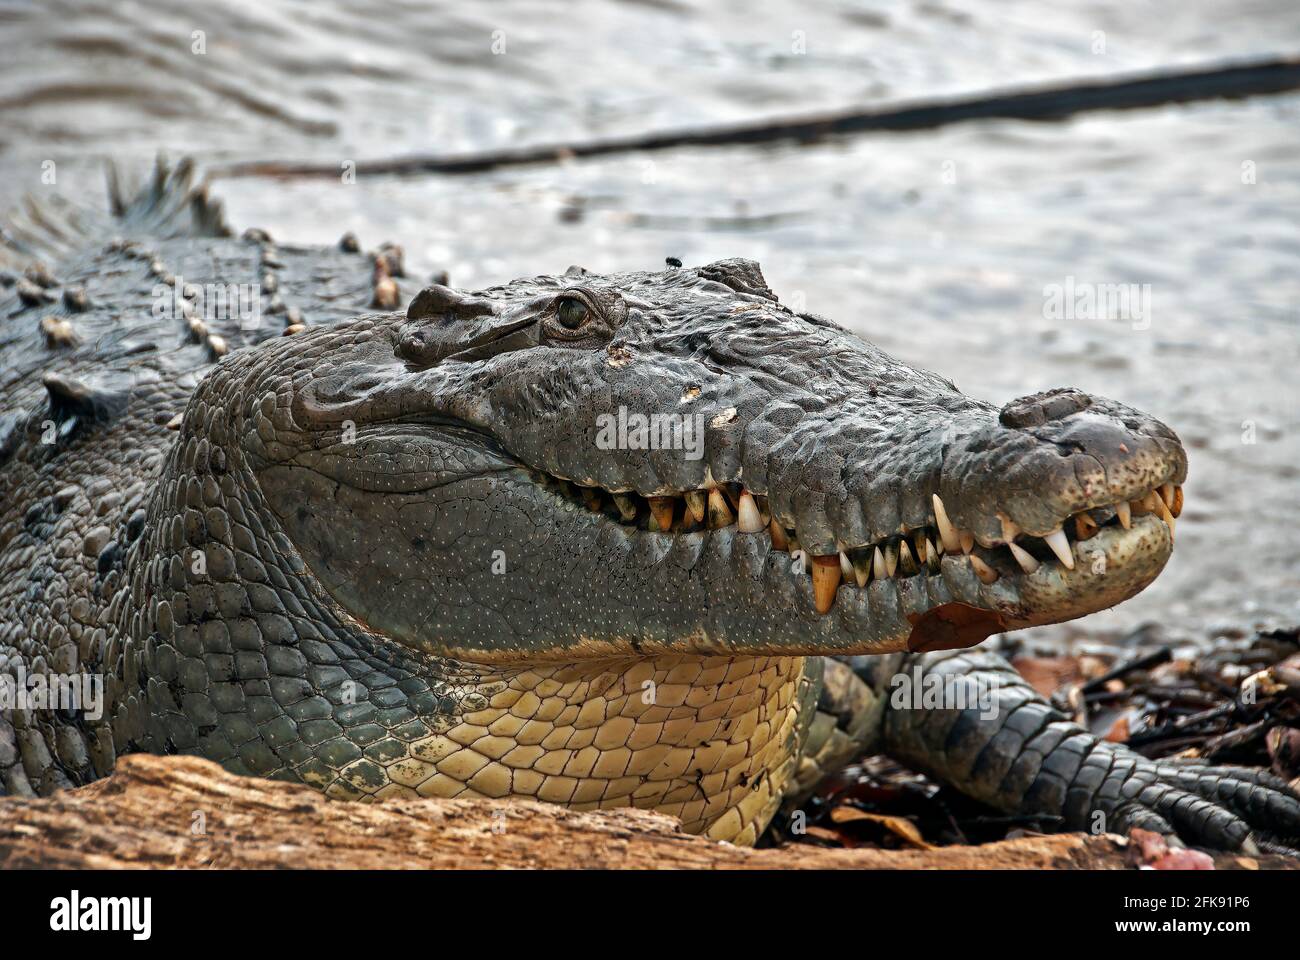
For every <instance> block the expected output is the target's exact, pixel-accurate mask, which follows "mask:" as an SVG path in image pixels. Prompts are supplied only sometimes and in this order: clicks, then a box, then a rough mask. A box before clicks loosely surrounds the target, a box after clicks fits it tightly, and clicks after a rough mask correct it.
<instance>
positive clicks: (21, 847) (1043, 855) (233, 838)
mask: <svg viewBox="0 0 1300 960" xmlns="http://www.w3.org/2000/svg"><path fill="white" fill-rule="evenodd" d="M1130 854H1131V851H1130V849H1129V848H1128V845H1127V844H1126V842H1125V841H1122V840H1120V838H1118V837H1112V836H1095V837H1094V836H1084V835H1081V834H1063V835H1059V836H1051V837H1038V836H1035V837H1023V838H1020V839H1016V840H1007V841H1003V842H1000V843H991V844H986V845H983V846H978V847H957V846H953V847H942V848H938V849H934V850H875V849H856V850H839V849H822V848H819V847H816V846H812V845H808V844H794V845H791V846H786V847H782V848H779V849H762V850H750V849H743V848H740V847H733V846H731V845H729V844H725V843H716V842H714V841H711V840H706V839H704V838H701V837H696V836H690V835H687V834H684V833H682V832H681V831H680V829H679V828H678V824H677V821H676V820H674V819H672V818H671V817H667V816H663V815H661V814H656V813H649V812H644V811H634V810H616V811H605V812H590V813H582V812H576V811H572V810H566V809H564V808H562V807H556V806H550V805H547V804H542V803H533V802H529V801H495V800H399V801H393V802H390V803H385V804H376V805H370V804H359V803H341V802H337V801H330V800H327V799H325V798H324V797H323V796H322V795H320V794H319V793H317V792H315V791H314V790H311V789H309V788H307V787H303V786H298V785H294V784H288V783H277V782H272V781H269V780H260V779H252V778H247V777H238V776H234V775H232V774H229V773H226V772H225V771H224V770H222V769H221V768H220V767H218V766H216V765H215V764H213V763H210V762H208V761H206V760H200V759H197V758H193V757H152V756H143V755H141V756H128V757H124V758H123V759H122V760H120V761H119V763H118V766H117V770H116V772H115V773H114V774H113V775H112V776H111V777H109V778H107V779H105V780H101V781H99V782H97V783H93V784H91V785H89V786H86V787H81V788H79V789H76V790H70V791H66V792H63V793H60V794H57V795H55V796H52V797H47V798H42V799H26V798H16V797H10V798H5V799H2V800H0V869H15V868H32V867H47V868H48V867H80V868H92V869H95V868H116V867H166V868H174V867H181V868H234V867H242V868H250V867H251V868H361V869H367V868H376V869H382V868H430V867H436V868H484V867H512V868H519V867H557V868H581V867H595V868H643V869H654V868H695V867H710V868H720V867H721V868H740V869H745V868H750V869H753V868H765V869H773V868H797V869H803V868H823V869H825V868H841V869H844V868H858V869H864V868H865V869H899V868H902V869H916V868H936V869H988V868H1000V869H1007V868H1033V869H1045V868H1065V869H1069V868H1075V869H1078V868H1085V869H1087V868H1092V869H1105V868H1125V867H1128V866H1130V862H1131V859H1132V858H1131V855H1130ZM1286 865H1287V861H1285V860H1283V859H1282V858H1280V857H1250V858H1248V857H1243V856H1235V855H1221V856H1218V857H1216V866H1217V867H1219V868H1220V869H1224V868H1246V869H1253V868H1259V867H1265V868H1268V867H1281V866H1286Z"/></svg>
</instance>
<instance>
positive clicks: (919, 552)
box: [912, 530, 930, 566]
mask: <svg viewBox="0 0 1300 960" xmlns="http://www.w3.org/2000/svg"><path fill="white" fill-rule="evenodd" d="M925 546H926V539H925V531H923V530H918V531H916V533H914V534H912V552H913V553H915V554H916V562H917V564H919V565H920V566H925V563H926V558H927V557H928V556H929V555H930V554H929V551H927V550H926V549H925Z"/></svg>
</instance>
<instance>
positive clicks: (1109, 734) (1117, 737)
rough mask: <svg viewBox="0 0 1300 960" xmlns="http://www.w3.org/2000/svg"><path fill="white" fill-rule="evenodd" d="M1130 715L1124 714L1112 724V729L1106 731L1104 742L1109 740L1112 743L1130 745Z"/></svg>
mask: <svg viewBox="0 0 1300 960" xmlns="http://www.w3.org/2000/svg"><path fill="white" fill-rule="evenodd" d="M1128 735H1129V730H1128V714H1123V715H1121V716H1120V718H1119V719H1118V720H1116V721H1115V722H1114V723H1113V724H1111V726H1110V729H1109V730H1107V731H1106V736H1104V737H1102V739H1103V740H1109V741H1110V742H1111V743H1128Z"/></svg>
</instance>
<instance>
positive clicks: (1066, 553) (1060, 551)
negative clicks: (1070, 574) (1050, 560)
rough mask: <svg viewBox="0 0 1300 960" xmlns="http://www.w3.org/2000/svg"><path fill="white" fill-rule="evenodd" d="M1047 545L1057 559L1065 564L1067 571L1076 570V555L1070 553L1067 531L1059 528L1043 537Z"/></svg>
mask: <svg viewBox="0 0 1300 960" xmlns="http://www.w3.org/2000/svg"><path fill="white" fill-rule="evenodd" d="M1043 539H1044V540H1046V541H1047V545H1048V546H1049V547H1051V548H1052V553H1054V554H1056V559H1058V560H1060V561H1061V563H1062V564H1064V566H1065V569H1066V570H1073V569H1074V554H1072V553H1071V552H1070V541H1069V540H1067V539H1066V538H1065V531H1064V530H1062V529H1061V528H1060V527H1057V528H1056V529H1055V530H1053V531H1052V532H1051V533H1049V534H1048V535H1047V536H1045V537H1043Z"/></svg>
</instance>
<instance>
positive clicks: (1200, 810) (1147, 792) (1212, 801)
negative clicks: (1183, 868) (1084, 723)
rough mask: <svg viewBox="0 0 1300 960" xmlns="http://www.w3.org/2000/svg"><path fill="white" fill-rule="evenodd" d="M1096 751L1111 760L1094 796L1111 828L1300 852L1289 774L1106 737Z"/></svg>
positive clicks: (1297, 797) (1298, 800)
mask: <svg viewBox="0 0 1300 960" xmlns="http://www.w3.org/2000/svg"><path fill="white" fill-rule="evenodd" d="M1096 750H1097V751H1098V752H1106V753H1109V754H1110V759H1111V775H1110V776H1108V777H1107V778H1106V780H1105V781H1104V782H1103V783H1102V784H1101V786H1100V788H1099V789H1098V791H1097V793H1096V799H1095V801H1094V802H1095V805H1096V807H1097V809H1100V810H1102V811H1103V812H1104V813H1105V814H1106V816H1107V819H1108V820H1109V821H1110V822H1109V823H1108V824H1107V825H1106V826H1107V829H1109V830H1110V831H1111V832H1114V833H1127V832H1128V831H1129V830H1131V829H1133V828H1135V827H1138V828H1142V829H1146V830H1152V831H1155V832H1157V833H1161V834H1163V835H1165V836H1167V837H1176V838H1178V839H1179V840H1181V841H1183V842H1184V843H1187V844H1191V845H1194V846H1201V847H1209V848H1212V849H1217V850H1239V851H1242V852H1244V853H1257V852H1274V853H1285V854H1290V855H1300V853H1298V852H1297V851H1296V850H1295V849H1293V847H1294V846H1295V845H1296V841H1297V838H1300V793H1297V792H1296V791H1295V790H1294V789H1293V788H1292V787H1291V786H1290V785H1289V784H1288V783H1287V782H1286V781H1285V780H1282V779H1281V778H1279V777H1276V776H1274V775H1273V774H1271V773H1268V772H1267V771H1265V770H1257V769H1253V768H1250V767H1237V766H1215V765H1211V764H1208V763H1205V762H1204V761H1201V760H1178V759H1171V760H1148V759H1147V758H1145V757H1142V756H1140V755H1138V754H1136V753H1133V752H1132V751H1131V750H1129V749H1127V748H1126V747H1122V746H1119V745H1117V744H1108V743H1105V742H1102V743H1099V744H1097V747H1096ZM1116 775H1118V776H1116Z"/></svg>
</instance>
